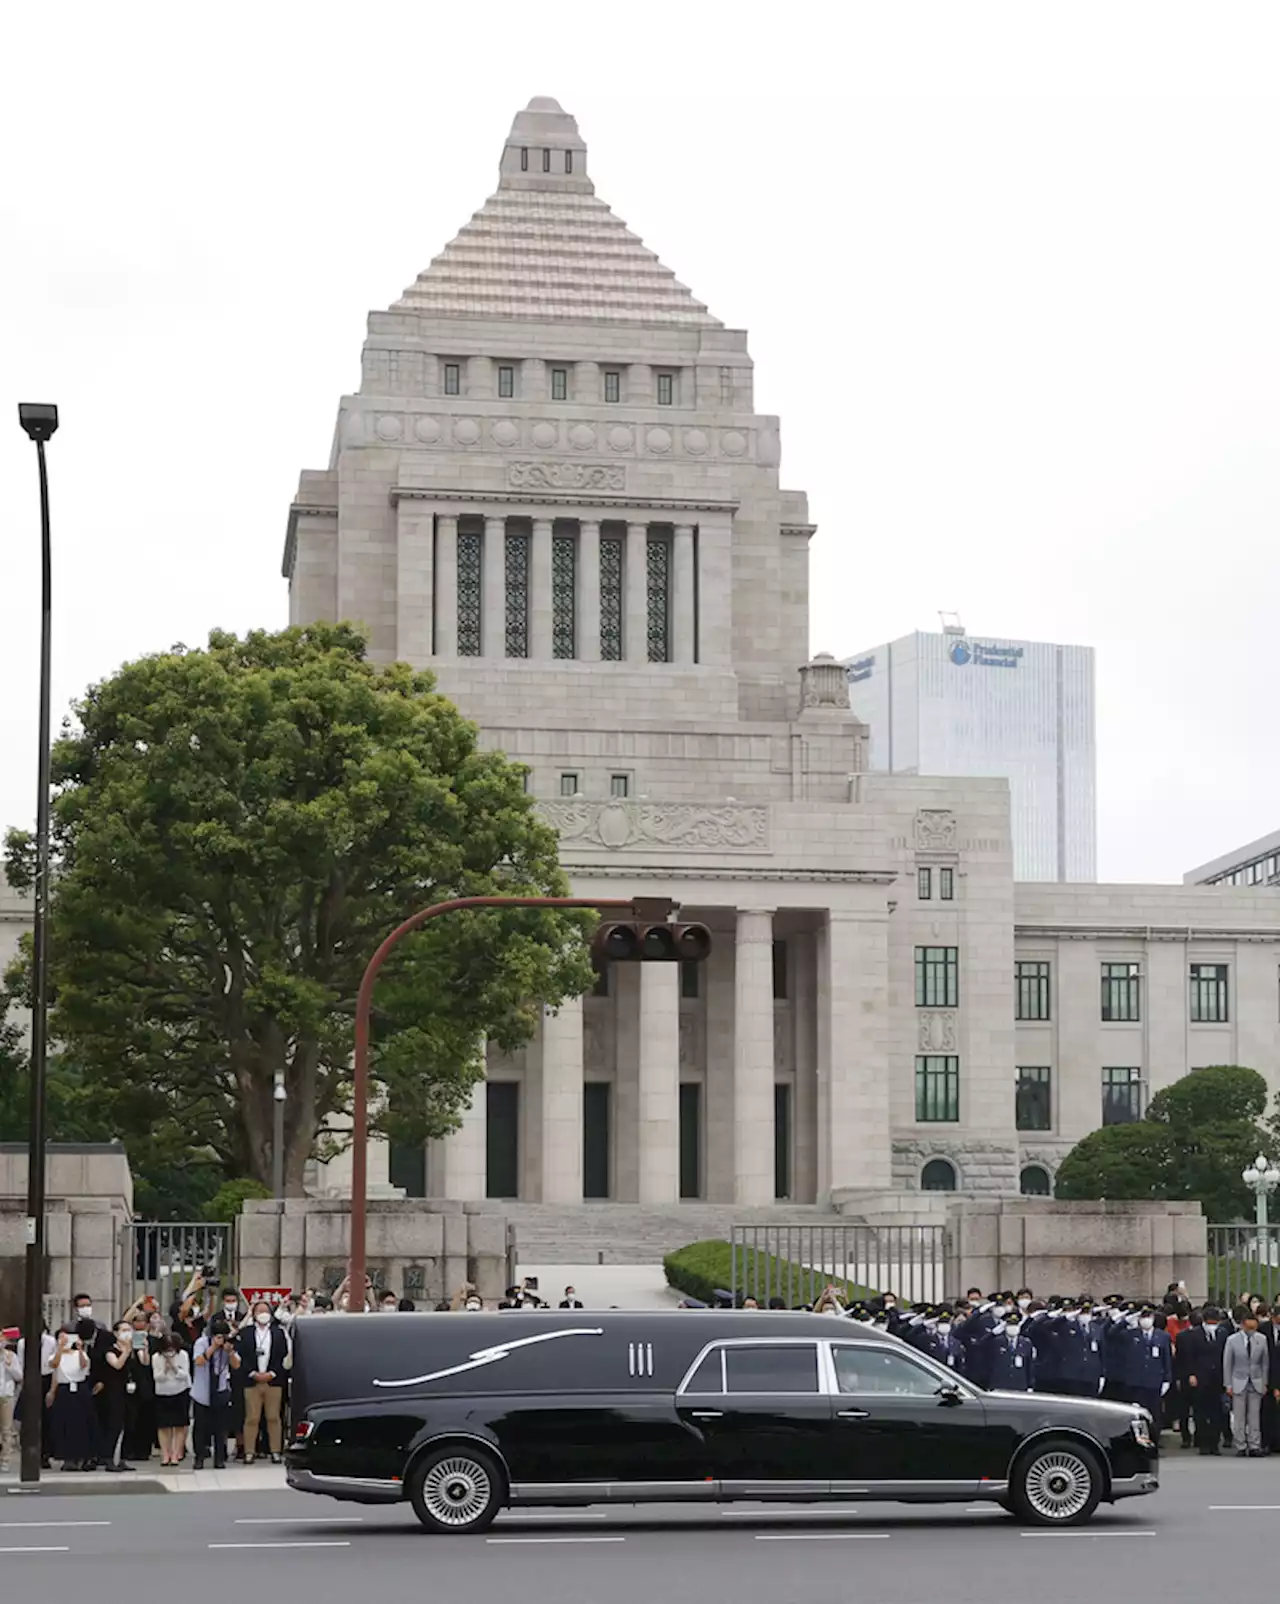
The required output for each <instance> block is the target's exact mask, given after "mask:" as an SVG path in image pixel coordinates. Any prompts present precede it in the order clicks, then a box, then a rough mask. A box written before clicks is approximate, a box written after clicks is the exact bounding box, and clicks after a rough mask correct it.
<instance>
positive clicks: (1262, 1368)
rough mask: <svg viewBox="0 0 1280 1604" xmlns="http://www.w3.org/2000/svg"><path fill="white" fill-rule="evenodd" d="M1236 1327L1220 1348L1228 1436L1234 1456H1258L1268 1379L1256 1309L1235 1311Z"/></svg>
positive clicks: (1268, 1361) (1268, 1362)
mask: <svg viewBox="0 0 1280 1604" xmlns="http://www.w3.org/2000/svg"><path fill="white" fill-rule="evenodd" d="M1235 1318H1236V1324H1237V1326H1238V1327H1239V1330H1237V1331H1233V1332H1232V1333H1231V1335H1230V1336H1229V1337H1228V1338H1227V1340H1226V1343H1225V1345H1224V1346H1223V1350H1222V1380H1223V1385H1224V1386H1225V1388H1226V1394H1227V1397H1228V1399H1229V1400H1230V1405H1231V1438H1232V1441H1233V1442H1234V1444H1235V1450H1236V1458H1237V1459H1261V1458H1262V1400H1263V1399H1264V1398H1265V1397H1266V1395H1267V1389H1268V1386H1269V1383H1270V1367H1271V1356H1270V1353H1269V1352H1268V1349H1267V1342H1266V1338H1265V1337H1263V1336H1262V1335H1261V1334H1260V1333H1259V1331H1258V1313H1257V1309H1256V1307H1254V1306H1251V1305H1249V1304H1246V1305H1245V1306H1244V1307H1243V1308H1241V1309H1237V1311H1236V1316H1235Z"/></svg>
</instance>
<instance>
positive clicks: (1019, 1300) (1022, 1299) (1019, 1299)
mask: <svg viewBox="0 0 1280 1604" xmlns="http://www.w3.org/2000/svg"><path fill="white" fill-rule="evenodd" d="M1034 1297H1035V1293H1034V1292H1032V1290H1031V1288H1030V1287H1019V1288H1018V1291H1017V1293H1016V1295H1015V1297H1014V1300H1013V1301H1014V1302H1015V1303H1016V1304H1017V1306H1018V1313H1019V1314H1020V1315H1023V1316H1025V1315H1026V1312H1027V1310H1028V1309H1029V1308H1030V1307H1031V1300H1032V1299H1033V1298H1034Z"/></svg>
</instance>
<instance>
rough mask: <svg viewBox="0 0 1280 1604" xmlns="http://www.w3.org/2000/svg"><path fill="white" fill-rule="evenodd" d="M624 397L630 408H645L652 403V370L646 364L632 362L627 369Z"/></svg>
mask: <svg viewBox="0 0 1280 1604" xmlns="http://www.w3.org/2000/svg"><path fill="white" fill-rule="evenodd" d="M626 396H627V400H628V402H629V403H630V404H631V405H632V406H639V407H647V406H649V405H651V404H652V402H653V398H654V397H653V369H652V368H651V367H650V366H649V364H648V363H647V362H632V363H631V365H630V366H629V367H628V368H627V390H626Z"/></svg>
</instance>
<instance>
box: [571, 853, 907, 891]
mask: <svg viewBox="0 0 1280 1604" xmlns="http://www.w3.org/2000/svg"><path fill="white" fill-rule="evenodd" d="M560 867H561V868H562V869H563V870H564V871H565V873H566V874H568V875H570V876H574V875H606V876H608V878H609V879H611V880H617V879H622V880H714V881H717V882H718V881H726V882H732V881H734V880H740V881H751V882H754V883H757V884H760V883H764V882H770V881H776V882H778V883H779V884H785V885H797V884H800V885H864V886H888V885H892V884H893V883H894V881H896V880H897V879H898V873H897V871H896V870H894V869H748V868H742V869H707V868H700V867H699V866H698V865H697V864H689V863H682V864H680V865H679V867H676V866H674V865H672V866H667V865H663V864H645V865H643V866H637V865H633V864H629V863H627V862H626V860H625V859H623V858H613V859H611V860H610V861H609V862H608V863H582V862H579V861H577V860H576V859H574V860H568V859H566V858H565V857H564V856H563V854H562V856H561V860H560Z"/></svg>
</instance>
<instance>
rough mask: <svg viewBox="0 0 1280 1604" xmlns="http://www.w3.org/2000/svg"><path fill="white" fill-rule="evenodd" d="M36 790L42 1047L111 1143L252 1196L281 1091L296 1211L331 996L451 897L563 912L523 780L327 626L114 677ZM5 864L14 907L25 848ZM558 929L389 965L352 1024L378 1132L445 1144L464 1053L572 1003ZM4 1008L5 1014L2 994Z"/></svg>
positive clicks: (418, 678) (580, 979)
mask: <svg viewBox="0 0 1280 1604" xmlns="http://www.w3.org/2000/svg"><path fill="white" fill-rule="evenodd" d="M53 767H54V782H55V786H56V797H55V802H54V825H53V828H54V864H55V867H54V892H53V897H52V904H51V915H50V917H51V925H50V934H51V942H50V950H51V986H52V998H53V1009H52V1016H51V1032H52V1035H53V1037H54V1039H55V1040H57V1041H58V1042H60V1043H61V1044H62V1046H63V1049H64V1050H65V1052H66V1053H67V1054H68V1056H69V1058H70V1059H71V1061H73V1062H74V1063H75V1065H76V1067H77V1073H78V1075H79V1076H80V1077H81V1082H82V1084H83V1086H84V1087H85V1088H86V1089H87V1090H88V1092H89V1094H90V1095H91V1096H92V1097H94V1098H95V1099H99V1100H100V1107H101V1109H102V1110H103V1111H104V1112H105V1113H109V1114H110V1116H111V1117H112V1118H114V1119H115V1120H116V1121H117V1122H118V1123H120V1124H122V1125H123V1126H124V1129H123V1131H122V1133H121V1134H124V1135H126V1137H128V1136H129V1135H130V1134H131V1133H132V1134H133V1135H135V1136H141V1135H142V1134H143V1133H149V1132H155V1131H165V1130H168V1131H172V1130H174V1129H177V1130H178V1131H180V1132H182V1133H184V1136H185V1140H186V1142H187V1144H188V1145H189V1147H190V1148H192V1149H196V1150H201V1151H204V1150H207V1151H209V1152H211V1153H212V1154H213V1155H215V1157H216V1160H217V1162H218V1164H219V1165H220V1167H221V1177H220V1178H226V1179H237V1178H240V1177H250V1178H253V1179H256V1180H258V1181H262V1182H266V1181H268V1180H269V1179H270V1142H271V1129H272V1092H273V1082H274V1078H275V1076H276V1074H277V1073H279V1074H282V1075H283V1077H284V1083H285V1088H286V1091H287V1101H286V1104H285V1113H286V1120H285V1176H286V1184H287V1188H288V1190H289V1191H290V1192H292V1193H298V1192H300V1191H301V1188H302V1176H303V1168H304V1165H305V1164H306V1161H307V1159H308V1158H309V1157H310V1156H311V1154H312V1153H313V1151H314V1150H315V1148H316V1143H317V1138H318V1137H319V1134H320V1132H321V1131H322V1130H323V1129H324V1128H325V1127H326V1123H327V1122H329V1121H330V1119H331V1116H334V1115H337V1114H342V1113H345V1112H347V1111H349V1108H350V1097H351V1076H350V1063H351V1055H352V1047H353V1034H354V1032H353V1020H354V1006H355V996H356V990H357V987H358V985H359V981H360V976H361V974H362V972H363V970H364V967H365V964H366V962H367V961H368V958H369V956H370V955H371V953H372V952H373V950H374V948H375V947H376V946H377V945H378V943H379V942H380V941H381V940H382V938H383V937H384V936H385V935H386V934H387V933H388V931H390V930H391V929H392V928H393V926H395V925H396V924H398V923H399V922H400V921H401V920H402V919H404V918H405V917H406V916H407V915H409V914H411V913H413V912H414V911H415V910H417V909H419V908H422V907H424V906H426V905H427V904H429V903H433V902H436V901H441V900H444V899H446V898H449V897H455V896H478V895H487V894H493V893H512V894H514V893H522V894H527V895H562V894H564V893H565V892H566V890H567V886H566V884H565V881H564V878H563V876H562V874H561V872H560V869H559V865H558V860H557V854H556V837H555V834H554V832H552V831H551V830H549V829H548V828H547V827H546V826H545V825H543V824H542V823H541V822H540V821H539V820H538V819H537V817H536V815H535V814H534V812H533V807H532V803H531V801H530V799H529V797H528V796H526V795H525V791H524V771H523V769H522V768H520V767H519V766H518V765H515V764H512V763H510V762H508V761H507V759H506V758H505V757H504V756H503V755H502V754H501V753H496V752H485V751H481V750H480V749H479V746H478V744H477V737H476V730H475V728H474V726H473V725H471V724H469V723H467V721H466V720H465V719H463V718H462V717H461V715H460V714H459V713H458V711H457V709H456V708H455V707H454V706H453V705H452V704H451V703H450V702H449V701H447V700H446V699H445V698H444V697H442V696H440V695H439V694H437V693H436V691H435V689H434V681H433V679H432V677H431V676H430V675H428V674H421V673H415V672H414V671H413V670H411V669H410V668H408V667H407V666H406V665H404V664H393V665H390V666H388V667H385V668H379V667H377V666H375V665H373V664H371V663H370V662H369V661H368V660H367V658H366V654H365V643H364V640H363V638H362V637H361V636H360V635H359V634H358V633H357V632H356V631H355V630H354V629H352V628H350V627H349V626H345V625H315V626H312V627H309V628H306V629H289V630H285V631H283V632H281V633H278V634H268V633H264V632H257V633H254V634H251V635H249V636H248V637H247V638H245V639H243V640H241V639H237V638H236V637H234V636H231V635H227V634H223V633H214V634H213V635H211V636H210V639H209V645H208V648H207V649H206V650H187V649H185V648H183V647H175V648H174V649H173V650H172V651H169V652H165V653H162V654H160V655H157V656H154V657H147V658H143V659H141V660H140V661H138V662H134V663H130V664H127V665H126V666H125V667H124V668H122V669H121V670H120V671H119V672H118V673H117V674H115V675H113V676H112V677H111V678H110V679H107V680H105V681H103V683H101V684H100V685H96V686H94V687H92V688H91V689H90V690H89V692H88V693H87V694H86V696H85V697H84V699H83V701H82V702H80V703H79V704H78V706H77V707H76V709H75V718H74V720H73V723H72V724H71V726H70V727H69V728H68V730H67V732H66V733H65V734H64V737H63V738H62V739H61V740H60V741H59V742H58V743H57V745H56V747H55V749H54V763H53ZM7 849H8V850H7V868H8V872H9V876H10V879H11V880H12V881H13V883H14V884H15V885H17V886H18V887H20V888H22V887H27V886H29V885H30V884H31V880H32V874H33V867H34V864H33V851H32V841H31V838H30V836H29V835H27V834H25V833H22V832H10V835H9V837H8V841H7ZM584 929H585V925H584V917H583V916H582V915H579V914H573V913H565V912H557V911H551V910H521V911H515V910H501V911H493V912H489V911H486V912H476V913H466V914H457V915H450V916H447V917H446V918H444V919H441V920H438V921H435V922H433V923H432V924H430V925H428V926H427V927H426V929H424V930H423V931H421V932H419V933H418V934H416V935H414V936H412V937H410V938H409V939H408V940H407V941H405V942H404V943H403V944H402V946H401V948H400V949H399V955H398V956H397V957H393V959H392V960H391V962H390V964H389V965H388V966H387V968H386V969H385V970H384V978H383V980H382V981H381V982H380V985H379V989H378V993H377V999H376V1001H377V1012H376V1014H375V1019H374V1038H375V1042H374V1057H375V1063H374V1070H375V1075H376V1076H377V1079H378V1082H379V1084H380V1088H381V1090H382V1092H383V1094H384V1095H383V1096H382V1098H381V1100H380V1104H379V1111H378V1113H377V1116H376V1118H377V1122H378V1123H379V1124H380V1125H381V1128H382V1129H384V1130H386V1131H387V1132H388V1133H389V1134H391V1135H393V1136H395V1137H397V1138H399V1139H401V1140H413V1141H418V1140H425V1139H427V1138H428V1137H432V1136H439V1135H443V1134H445V1133H446V1132H447V1131H449V1130H450V1129H452V1128H454V1127H455V1126H456V1124H457V1121H458V1118H459V1117H460V1113H461V1111H462V1110H463V1109H464V1108H465V1106H466V1103H467V1100H468V1099H469V1097H470V1094H471V1089H472V1086H473V1085H474V1083H475V1081H476V1080H477V1079H478V1078H479V1076H480V1075H481V1074H482V1073H483V1066H482V1062H481V1048H480V1044H481V1042H482V1040H483V1039H484V1038H485V1037H486V1036H487V1037H489V1038H490V1039H493V1040H496V1041H497V1042H498V1043H499V1044H500V1045H502V1046H504V1047H508V1048H514V1047H516V1046H519V1045H520V1044H522V1043H523V1042H524V1041H526V1040H527V1039H528V1038H529V1036H530V1034H531V1033H532V1031H533V1029H534V1027H535V1024H536V1022H537V1018H538V1010H539V1008H540V1006H541V1005H542V1004H544V1003H546V1004H551V1005H553V1006H554V1005H555V1004H557V1003H559V1002H560V1001H562V1000H563V999H564V998H565V997H566V996H570V995H575V994H577V993H579V992H581V991H583V990H585V989H586V987H587V985H588V984H589V983H590V978H591V976H590V969H589V966H588V963H587V959H586V953H585V946H584V943H583V939H582V938H583V933H584ZM10 983H11V984H12V985H14V986H15V987H16V988H17V990H18V993H19V995H20V997H22V996H24V995H25V993H24V987H25V983H26V980H25V974H24V973H21V972H15V973H14V974H12V975H11V977H10Z"/></svg>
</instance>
